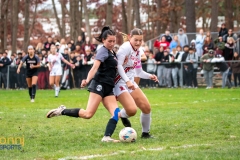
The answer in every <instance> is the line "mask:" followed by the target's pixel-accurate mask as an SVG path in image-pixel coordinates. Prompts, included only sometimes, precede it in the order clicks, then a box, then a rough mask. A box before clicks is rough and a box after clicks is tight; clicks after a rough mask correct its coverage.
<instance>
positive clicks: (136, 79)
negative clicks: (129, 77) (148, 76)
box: [134, 77, 140, 85]
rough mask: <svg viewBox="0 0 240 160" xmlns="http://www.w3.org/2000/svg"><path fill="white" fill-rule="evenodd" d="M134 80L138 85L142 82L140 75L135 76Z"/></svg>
mask: <svg viewBox="0 0 240 160" xmlns="http://www.w3.org/2000/svg"><path fill="white" fill-rule="evenodd" d="M134 81H135V82H136V83H137V85H139V83H140V77H134Z"/></svg>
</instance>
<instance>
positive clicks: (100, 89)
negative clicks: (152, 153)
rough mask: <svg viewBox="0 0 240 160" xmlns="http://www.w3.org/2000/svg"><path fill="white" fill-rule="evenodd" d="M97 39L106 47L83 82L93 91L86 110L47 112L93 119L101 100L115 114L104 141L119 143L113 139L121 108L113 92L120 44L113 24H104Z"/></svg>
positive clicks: (100, 52)
mask: <svg viewBox="0 0 240 160" xmlns="http://www.w3.org/2000/svg"><path fill="white" fill-rule="evenodd" d="M96 39H97V40H98V41H99V42H101V43H103V47H101V48H100V49H99V50H97V55H96V57H95V61H94V64H93V67H92V68H91V70H90V71H89V73H88V76H87V79H85V80H83V81H82V84H81V87H85V86H86V85H87V84H88V83H90V84H89V86H88V91H89V92H90V95H89V98H88V104H87V108H86V110H84V109H80V108H75V109H66V107H65V106H60V107H59V108H57V109H53V110H51V111H49V112H48V113H47V118H51V117H55V116H60V115H66V116H70V117H79V118H84V119H90V118H92V117H93V115H94V114H95V113H96V111H97V109H98V106H99V104H100V102H102V103H103V105H104V106H105V108H106V109H107V110H108V111H109V113H110V114H111V116H112V117H111V118H110V119H109V121H108V124H107V127H106V130H105V134H104V137H103V138H102V142H119V141H118V140H114V139H112V138H111V136H112V134H113V132H114V130H115V128H116V126H117V122H118V117H119V115H118V114H119V108H118V104H117V101H116V98H115V96H114V95H113V88H114V78H115V75H116V73H117V58H116V54H115V52H114V51H113V47H114V45H115V43H116V33H115V32H114V31H113V30H112V29H110V28H109V27H107V26H106V27H103V29H102V32H101V34H100V36H99V37H96Z"/></svg>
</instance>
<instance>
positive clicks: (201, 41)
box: [196, 29, 206, 57]
mask: <svg viewBox="0 0 240 160" xmlns="http://www.w3.org/2000/svg"><path fill="white" fill-rule="evenodd" d="M205 37H206V36H205V35H204V32H203V29H200V30H199V34H198V35H197V36H196V51H197V54H198V57H201V56H202V54H203V49H202V48H203V44H204V39H205Z"/></svg>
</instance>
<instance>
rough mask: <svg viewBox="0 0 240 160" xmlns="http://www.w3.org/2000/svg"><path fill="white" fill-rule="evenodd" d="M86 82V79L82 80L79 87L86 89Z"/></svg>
mask: <svg viewBox="0 0 240 160" xmlns="http://www.w3.org/2000/svg"><path fill="white" fill-rule="evenodd" d="M87 84H88V83H87V80H86V79H83V80H82V84H81V87H82V88H83V87H86V86H87Z"/></svg>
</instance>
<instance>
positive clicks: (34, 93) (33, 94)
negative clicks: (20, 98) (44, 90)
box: [32, 84, 36, 99]
mask: <svg viewBox="0 0 240 160" xmlns="http://www.w3.org/2000/svg"><path fill="white" fill-rule="evenodd" d="M35 95H36V85H35V84H34V85H32V99H35Z"/></svg>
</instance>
